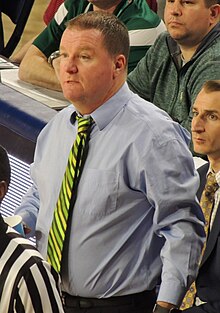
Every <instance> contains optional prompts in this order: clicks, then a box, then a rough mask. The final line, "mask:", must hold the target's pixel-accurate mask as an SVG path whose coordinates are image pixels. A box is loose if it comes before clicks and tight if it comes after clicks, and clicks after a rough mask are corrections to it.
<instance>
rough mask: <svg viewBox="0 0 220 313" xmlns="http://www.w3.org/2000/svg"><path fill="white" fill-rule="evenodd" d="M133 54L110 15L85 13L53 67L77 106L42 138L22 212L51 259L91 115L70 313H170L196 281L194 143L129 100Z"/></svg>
mask: <svg viewBox="0 0 220 313" xmlns="http://www.w3.org/2000/svg"><path fill="white" fill-rule="evenodd" d="M73 43H74V44H73ZM128 54H129V38H128V32H127V29H126V27H125V26H124V25H123V24H122V23H121V22H120V21H119V20H118V19H117V17H115V16H114V15H111V14H107V13H104V12H102V13H101V12H99V13H98V12H89V13H85V14H83V15H80V16H78V17H76V18H75V19H73V20H71V21H70V22H69V23H68V25H67V29H66V30H65V31H64V34H63V37H62V40H61V45H60V56H59V58H58V60H57V61H59V62H60V74H59V79H60V82H61V86H62V89H63V93H64V95H65V97H66V98H67V99H68V100H70V102H71V105H70V106H69V107H67V108H65V109H63V110H62V111H61V112H60V113H58V114H57V115H56V117H55V118H54V119H53V120H51V121H50V122H49V123H48V125H47V126H46V127H45V128H44V129H43V131H42V132H41V134H40V135H39V138H38V141H37V146H36V151H35V159H34V163H33V164H32V166H31V176H32V179H33V186H32V187H31V189H30V190H29V191H28V192H27V194H26V195H25V197H24V199H23V202H22V204H21V206H20V207H19V208H18V209H17V211H16V213H17V214H20V215H22V217H23V220H24V222H25V223H26V224H27V225H28V226H29V227H30V228H32V232H31V235H33V234H36V240H37V246H38V248H39V250H40V251H41V253H42V254H43V255H44V256H45V257H46V255H47V246H48V234H49V230H50V227H51V223H52V219H53V215H54V209H55V207H56V202H57V199H58V196H59V191H60V187H61V182H62V179H63V176H64V172H65V169H66V165H67V160H68V155H69V152H70V150H71V147H72V144H73V142H74V140H75V138H76V134H77V125H78V122H77V120H76V114H78V115H80V116H84V117H85V116H91V117H92V119H93V121H94V124H93V126H92V129H91V133H90V140H89V150H88V154H87V158H86V161H85V164H84V168H83V171H82V173H81V178H80V181H79V184H78V189H77V196H76V200H75V204H74V207H72V206H71V207H70V209H69V211H72V219H71V220H69V221H68V232H69V241H68V250H67V249H66V250H65V249H64V251H65V253H63V255H62V270H61V280H62V291H63V296H64V305H65V311H66V312H68V313H69V312H91V313H97V312H98V313H100V312H101V313H107V312H111V313H119V312H120V313H123V312H126V313H129V312H131V313H151V312H152V311H153V310H154V312H157V313H160V312H163V313H166V312H171V309H172V308H175V307H178V306H179V304H180V303H181V301H182V298H183V296H184V294H185V292H186V290H187V288H188V286H189V285H190V284H191V282H192V281H193V280H194V279H195V277H196V274H197V270H198V261H199V257H200V253H201V248H202V245H203V241H204V229H203V215H202V212H201V209H200V206H199V204H198V202H197V200H196V191H197V188H198V185H199V179H198V174H197V172H196V170H195V168H194V162H193V158H192V155H191V153H190V151H189V149H188V143H189V140H190V138H189V134H188V132H187V131H186V130H185V129H184V128H182V127H181V126H180V125H179V124H178V123H175V122H174V121H172V120H171V118H170V117H169V116H168V115H167V113H166V112H164V111H162V110H160V109H159V108H157V107H156V106H154V105H153V104H151V103H149V102H147V101H145V100H143V99H141V98H140V97H139V96H138V95H135V94H134V93H133V92H132V91H130V90H129V88H128V86H127V84H126V76H127V60H128ZM67 251H68V252H67ZM159 280H160V288H159V293H158V296H157V305H156V307H155V308H154V309H153V307H154V304H155V301H156V298H155V287H156V285H157V284H158V282H159ZM175 310H176V309H175ZM173 312H174V311H173Z"/></svg>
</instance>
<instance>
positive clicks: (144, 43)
mask: <svg viewBox="0 0 220 313" xmlns="http://www.w3.org/2000/svg"><path fill="white" fill-rule="evenodd" d="M92 7H93V6H92V4H90V3H89V2H88V1H85V0H66V1H65V2H64V3H63V4H62V5H61V6H60V7H59V9H58V11H57V13H56V14H55V16H54V19H53V20H52V21H51V23H50V24H49V25H48V26H47V27H46V28H45V30H44V31H43V32H42V33H41V34H40V35H39V36H38V37H37V38H36V40H35V41H34V43H33V44H34V45H35V46H36V47H37V48H38V49H40V50H41V51H42V52H43V53H44V55H45V56H46V57H47V58H48V57H49V56H50V55H51V53H52V52H54V51H56V50H59V45H60V40H61V36H62V34H63V31H64V30H65V23H66V22H67V21H68V20H70V19H72V18H73V17H75V16H77V15H79V14H81V13H84V12H87V11H91V10H92ZM114 14H115V15H116V16H117V17H118V18H119V19H120V20H121V21H122V22H123V23H124V24H125V25H126V26H127V28H128V31H129V38H130V56H129V60H128V71H129V72H130V71H131V70H133V69H134V68H135V66H136V65H137V63H138V61H139V60H140V59H141V58H142V57H143V56H144V55H145V53H146V51H147V50H148V49H149V47H150V46H151V45H152V44H153V43H154V41H155V40H156V38H157V37H158V35H159V34H160V33H161V32H163V31H164V30H165V29H166V28H165V25H164V23H163V21H161V19H160V18H159V16H158V15H157V14H156V13H155V12H153V11H152V10H151V9H150V8H149V6H148V4H147V2H146V0H122V1H121V3H120V4H119V5H118V6H117V8H116V10H115V12H114Z"/></svg>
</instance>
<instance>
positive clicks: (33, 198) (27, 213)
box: [15, 184, 40, 237]
mask: <svg viewBox="0 0 220 313" xmlns="http://www.w3.org/2000/svg"><path fill="white" fill-rule="evenodd" d="M39 207H40V199H39V193H38V190H37V187H36V186H35V184H33V185H32V186H31V187H30V188H29V189H28V191H27V193H26V194H25V195H24V197H23V198H22V203H21V205H20V206H19V207H17V208H15V214H18V215H20V216H21V217H22V221H23V223H24V224H26V225H27V226H28V228H30V229H31V232H30V233H29V234H27V237H32V236H34V235H35V225H36V220H37V215H38V211H39Z"/></svg>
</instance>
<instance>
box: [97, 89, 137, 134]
mask: <svg viewBox="0 0 220 313" xmlns="http://www.w3.org/2000/svg"><path fill="white" fill-rule="evenodd" d="M131 95H132V92H131V90H130V89H129V88H128V85H127V83H124V84H123V86H122V87H121V88H120V89H119V90H118V92H117V93H116V94H115V95H114V96H113V97H111V98H110V99H109V100H108V101H106V102H105V103H104V104H102V105H101V106H100V107H99V108H97V109H96V110H95V111H94V112H92V114H91V116H92V118H93V120H94V121H95V123H96V125H97V126H98V128H99V130H102V129H103V128H105V127H106V126H107V125H108V124H109V123H110V122H111V121H112V120H113V118H114V117H115V116H116V115H117V114H118V113H119V112H120V111H121V110H122V109H123V107H124V106H125V105H126V104H127V103H128V100H129V99H130V97H131Z"/></svg>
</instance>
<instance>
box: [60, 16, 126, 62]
mask: <svg viewBox="0 0 220 313" xmlns="http://www.w3.org/2000/svg"><path fill="white" fill-rule="evenodd" d="M66 27H67V28H68V29H72V28H74V27H76V28H79V29H82V30H85V29H97V30H99V31H100V32H101V33H102V35H103V41H104V45H105V47H106V49H107V51H108V52H109V54H110V55H111V56H116V55H118V54H123V55H124V56H125V58H126V60H128V55H129V46H130V44H129V35H128V30H127V27H126V26H125V25H124V24H123V23H122V22H121V21H120V20H119V19H118V18H117V17H116V16H115V15H113V14H110V13H107V12H101V11H99V12H95V11H91V12H87V13H83V14H80V15H78V16H76V17H75V18H73V19H71V20H69V21H68V22H67V23H66Z"/></svg>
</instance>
